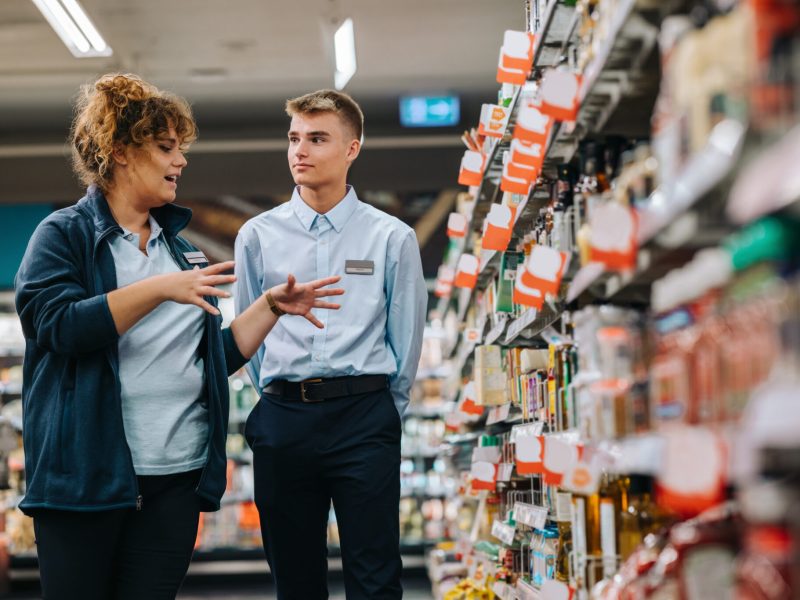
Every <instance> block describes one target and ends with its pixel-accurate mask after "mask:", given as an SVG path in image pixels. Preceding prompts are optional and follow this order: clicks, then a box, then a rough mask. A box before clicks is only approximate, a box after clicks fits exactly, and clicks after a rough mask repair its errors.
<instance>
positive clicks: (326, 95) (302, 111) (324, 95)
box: [286, 90, 364, 141]
mask: <svg viewBox="0 0 800 600" xmlns="http://www.w3.org/2000/svg"><path fill="white" fill-rule="evenodd" d="M324 112H330V113H334V114H336V115H339V118H340V119H341V120H342V121H343V122H344V123H345V125H347V127H348V128H349V129H350V130H351V131H352V133H353V137H355V138H356V139H357V140H359V141H360V140H361V139H362V138H363V136H364V113H363V112H361V107H360V106H359V105H358V103H357V102H356V101H355V100H353V99H352V98H351V97H350V96H348V95H347V94H345V93H344V92H337V91H336V90H317V91H316V92H311V93H310V94H306V95H304V96H300V97H298V98H292V99H291V100H287V101H286V114H287V115H289V116H290V117H293V116H295V115H310V114H315V113H324Z"/></svg>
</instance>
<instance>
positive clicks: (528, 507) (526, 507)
mask: <svg viewBox="0 0 800 600" xmlns="http://www.w3.org/2000/svg"><path fill="white" fill-rule="evenodd" d="M514 520H515V521H516V522H517V523H522V524H523V525H527V526H528V527H533V528H534V529H544V526H545V524H546V523H547V509H546V508H545V507H544V506H536V505H534V504H528V503H526V502H517V503H516V504H514Z"/></svg>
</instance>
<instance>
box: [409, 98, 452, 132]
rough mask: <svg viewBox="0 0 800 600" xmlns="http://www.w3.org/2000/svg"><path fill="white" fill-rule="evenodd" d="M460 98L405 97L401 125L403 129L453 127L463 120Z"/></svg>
mask: <svg viewBox="0 0 800 600" xmlns="http://www.w3.org/2000/svg"><path fill="white" fill-rule="evenodd" d="M460 109H461V107H460V104H459V101H458V96H403V97H402V98H400V124H401V125H402V126H403V127H451V126H453V125H458V121H459V119H460V118H461V110H460Z"/></svg>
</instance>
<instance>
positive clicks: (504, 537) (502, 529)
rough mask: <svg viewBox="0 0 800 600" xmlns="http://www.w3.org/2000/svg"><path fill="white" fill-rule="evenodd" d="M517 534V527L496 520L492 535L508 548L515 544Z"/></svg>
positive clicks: (493, 524)
mask: <svg viewBox="0 0 800 600" xmlns="http://www.w3.org/2000/svg"><path fill="white" fill-rule="evenodd" d="M516 532H517V529H516V527H514V526H513V525H509V524H508V523H503V522H502V521H498V520H497V519H495V520H494V523H492V535H493V536H494V537H496V538H497V539H498V540H500V541H501V542H503V543H504V544H505V545H506V546H510V545H511V544H513V543H514V535H515V534H516Z"/></svg>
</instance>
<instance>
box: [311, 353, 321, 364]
mask: <svg viewBox="0 0 800 600" xmlns="http://www.w3.org/2000/svg"><path fill="white" fill-rule="evenodd" d="M311 358H313V359H314V360H316V361H317V362H319V361H320V360H322V355H321V354H312V355H311Z"/></svg>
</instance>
